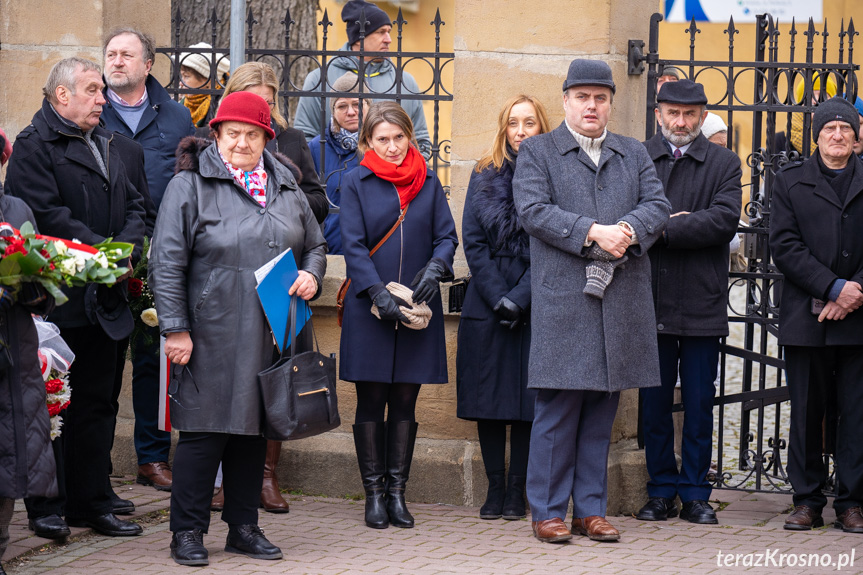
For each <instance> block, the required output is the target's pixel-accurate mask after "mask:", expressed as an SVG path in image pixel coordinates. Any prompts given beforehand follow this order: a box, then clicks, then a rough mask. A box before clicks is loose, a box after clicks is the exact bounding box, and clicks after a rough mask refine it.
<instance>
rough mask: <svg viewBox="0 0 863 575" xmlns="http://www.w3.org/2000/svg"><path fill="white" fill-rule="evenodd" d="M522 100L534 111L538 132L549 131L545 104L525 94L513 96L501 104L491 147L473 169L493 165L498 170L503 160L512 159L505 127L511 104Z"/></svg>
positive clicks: (478, 169)
mask: <svg viewBox="0 0 863 575" xmlns="http://www.w3.org/2000/svg"><path fill="white" fill-rule="evenodd" d="M524 102H529V103H530V104H531V105H532V106H533V109H534V110H535V111H536V119H537V120H538V121H539V133H540V134H545V133H546V132H548V131H549V129H550V126H549V123H548V115H547V114H546V113H545V106H543V105H542V102H540V101H539V100H538V99H536V98H535V97H533V96H527V95H525V94H519V95H518V96H513V97H512V98H510V99H509V100H507V102H506V104H504V106H503V110H501V111H500V116H498V118H497V134H495V136H494V141H493V142H492V145H491V149H490V150H489V151H488V152H486V153H485V155H484V156H483V157H482V158H480V159H479V161H478V162H477V163H476V168H474V169H475V170H476V171H477V172H481V171H483V170H484V169H486V168H488V167H489V166H494V167H495V169H496V170H499V169H500V168H501V167H502V166H503V163H504V162H505V161H512V159H513V158H511V157H510V154H509V151H508V150H507V141H506V129H507V125H508V124H509V115H510V114H511V113H512V108H513V106H515V105H516V104H522V103H524Z"/></svg>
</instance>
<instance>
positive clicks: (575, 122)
mask: <svg viewBox="0 0 863 575" xmlns="http://www.w3.org/2000/svg"><path fill="white" fill-rule="evenodd" d="M614 91H615V85H614V80H613V78H612V74H611V68H609V67H608V65H607V64H606V63H605V62H602V61H599V60H574V61H573V62H572V63H571V64H570V66H569V73H568V75H567V77H566V81H565V82H564V83H563V109H564V112H565V115H566V119H565V121H564V122H563V123H562V124H561V125H560V126H558V127H557V128H556V129H555V130H553V131H552V132H549V133H547V134H542V135H540V136H534V137H533V138H530V139H528V140H525V141H524V142H523V143H522V146H521V149H520V150H519V157H518V164H517V166H516V170H515V177H514V179H513V198H514V200H515V206H516V210H517V212H518V215H519V218H520V221H521V223H522V225H523V226H524V229H525V230H526V231H527V233H528V234H529V235H530V236H531V240H530V251H531V270H532V274H533V275H532V278H531V293H532V301H531V307H532V312H531V323H532V326H533V336H532V341H531V350H530V354H531V355H530V366H529V380H530V384H529V385H530V387H532V388H535V389H538V394H537V398H536V408H535V416H534V424H533V432H532V433H531V445H530V456H529V462H528V471H527V497H528V500H529V501H530V507H531V514H532V527H533V533H534V535H535V536H536V537H537V538H538V539H539V540H540V541H544V542H549V543H553V542H561V541H566V540H568V539H570V538H572V534H577V535H585V536H587V537H589V538H591V539H593V540H597V541H616V540H618V539H619V538H620V533H619V532H618V531H617V529H615V528H614V527H613V526H612V525H611V524H609V523H608V521H606V519H605V513H606V500H607V495H608V493H607V476H608V473H607V465H608V449H609V445H610V440H611V427H612V423H613V422H614V416H615V414H616V412H617V404H618V399H619V397H620V391H621V390H623V389H629V388H637V387H641V386H644V385H658V383H659V363H658V359H657V357H658V356H657V350H656V337H655V335H654V334H655V330H656V321H655V318H654V313H653V306H652V305H651V302H652V296H651V291H650V262H649V261H648V259H647V258H646V257H645V256H646V255H647V250H648V249H649V248H650V246H651V245H653V243H654V242H655V241H656V240H657V239H658V238H659V237H660V236H661V235H662V229H663V227H664V226H665V223H666V221H667V220H668V214H669V209H670V204H669V203H668V200H666V199H665V195H664V194H663V193H662V183H661V182H660V181H659V178H657V177H656V170H655V169H654V168H653V163H652V162H651V161H650V157H649V156H648V154H647V151H646V150H645V149H644V146H642V145H641V144H640V143H639V142H638V141H637V140H634V139H632V138H627V137H624V136H620V135H617V134H612V133H610V132H608V130H607V129H606V125H607V124H608V119H609V115H610V113H611V105H612V100H613V98H614ZM624 256H626V257H627V261H626V263H625V264H623V265H621V266H617V268H616V269H615V270H614V281H611V276H610V275H606V277H605V278H601V277H599V276H596V275H594V276H592V280H593V282H594V283H595V284H596V286H598V287H600V288H601V291H603V294H602V297H599V295H598V292H597V291H593V290H591V289H587V291H586V288H588V267H589V266H591V265H592V264H595V263H596V262H603V263H611V262H615V261H617V260H620V259H622V258H623V257H624ZM596 267H597V266H594V269H595V268H596ZM591 291H593V293H591ZM570 499H572V502H573V511H574V512H573V515H574V517H573V521H572V529H571V530H570V528H569V527H568V526H567V525H566V524H565V523H564V519H565V516H566V511H567V507H568V505H569V501H570Z"/></svg>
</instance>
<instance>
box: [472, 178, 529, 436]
mask: <svg viewBox="0 0 863 575" xmlns="http://www.w3.org/2000/svg"><path fill="white" fill-rule="evenodd" d="M514 171H515V165H514V162H512V163H511V162H506V163H504V165H503V166H502V167H501V169H500V170H499V171H498V170H497V169H496V168H494V166H490V167H488V168H486V169H485V170H483V171H482V172H480V173H476V172H472V173H471V178H470V184H469V185H468V188H467V195H466V197H465V204H464V214H463V216H462V241H463V242H464V253H465V257H466V258H467V263H468V265H469V266H470V271H471V275H472V278H471V280H470V283H469V284H468V288H467V293H466V294H465V300H464V306H463V307H462V311H461V321H460V322H459V327H458V355H457V358H456V366H457V368H458V375H457V377H456V382H457V385H458V410H457V415H458V417H460V418H462V419H470V420H474V419H501V420H509V421H519V420H520V421H533V404H534V400H535V399H536V390H532V389H527V366H528V356H529V352H530V324H529V322H528V321H524V322H523V323H522V324H520V325H519V326H518V327H516V328H515V329H509V328H507V327H504V326H502V325H500V317H498V315H497V314H496V313H494V306H495V304H497V302H499V301H500V298H502V297H504V296H506V297H507V298H509V299H510V300H512V301H513V302H514V303H516V304H518V305H519V306H520V307H521V308H522V309H523V310H525V313H526V315H527V316H529V314H530V311H529V310H530V247H529V244H530V239H529V236H528V235H527V232H525V231H524V228H522V227H521V224H519V221H518V216H517V215H516V213H515V204H514V203H513V200H512V176H513V173H514Z"/></svg>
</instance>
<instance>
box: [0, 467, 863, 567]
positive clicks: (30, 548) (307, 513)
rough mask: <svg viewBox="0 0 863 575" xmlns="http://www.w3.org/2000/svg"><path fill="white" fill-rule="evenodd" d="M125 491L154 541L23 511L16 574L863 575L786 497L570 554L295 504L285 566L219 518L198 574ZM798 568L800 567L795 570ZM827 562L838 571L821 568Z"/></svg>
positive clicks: (276, 521) (491, 529) (268, 519)
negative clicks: (261, 556)
mask: <svg viewBox="0 0 863 575" xmlns="http://www.w3.org/2000/svg"><path fill="white" fill-rule="evenodd" d="M118 483H119V482H118ZM117 491H118V492H119V493H121V495H122V496H123V497H125V498H129V499H132V500H133V501H135V503H136V505H137V506H138V511H137V514H136V516H137V517H138V518H139V519H137V520H140V521H141V522H142V524H143V525H144V526H145V528H144V534H143V535H142V536H139V537H132V538H112V537H103V536H101V535H97V534H94V533H92V532H91V531H89V530H87V529H73V536H72V537H71V538H70V539H69V541H68V542H67V543H66V544H65V545H56V544H53V543H51V542H49V541H47V540H45V539H40V538H38V537H35V536H33V535H32V533H30V532H29V531H28V530H27V522H26V516H25V514H24V512H23V506H22V505H21V504H20V502H19V503H18V507H16V513H15V517H14V520H13V521H14V523H13V529H12V537H13V544H12V546H11V547H10V549H9V550H8V551H7V555H6V560H7V561H8V563H5V564H4V566H5V567H6V570H7V571H8V572H9V573H10V575H12V574H14V575H25V574H26V575H31V574H34V575H35V574H41V573H51V574H58V575H59V574H69V575H99V574H106V575H109V574H110V575H114V574H118V575H122V574H126V573H128V574H149V573H160V574H161V573H168V574H173V573H178V574H205V573H214V574H219V573H231V574H238V575H247V574H249V575H251V574H264V573H292V574H293V573H309V574H322V575H323V574H325V575H336V574H341V573H360V574H364V573H377V574H406V573H409V574H413V573H418V574H426V573H428V574H449V573H453V574H457V573H470V574H475V575H480V574H498V573H501V574H528V573H536V574H549V573H566V574H569V573H573V574H579V573H627V574H639V573H652V574H655V573H661V574H663V575H665V574H668V575H673V574H696V575H700V574H707V573H785V574H796V573H806V574H808V573H836V572H839V573H863V535H853V534H847V533H843V532H841V531H839V530H837V529H834V528H833V527H825V528H823V529H816V530H814V531H810V532H798V533H792V532H788V531H785V530H783V529H782V524H783V521H784V518H785V515H784V514H785V513H787V511H788V508H789V506H790V504H791V500H790V496H788V495H779V494H755V493H745V492H737V491H714V493H713V498H714V507H718V508H719V509H720V511H719V512H718V517H719V525H718V526H698V525H692V524H689V523H686V522H684V521H681V520H680V519H672V520H670V521H667V522H658V523H646V522H642V521H637V520H636V519H634V518H632V517H614V518H610V520H611V521H612V523H613V524H614V525H615V526H617V527H618V528H619V529H620V530H621V532H622V537H621V541H620V542H617V543H598V542H593V541H590V540H588V539H586V538H583V537H576V538H574V539H573V540H572V542H570V543H566V544H560V545H552V544H546V543H541V542H539V541H537V540H536V539H535V538H533V537H532V536H531V530H530V523H529V521H528V520H523V521H504V520H495V521H484V520H481V519H479V514H478V509H477V508H475V507H455V506H449V505H433V504H416V503H415V504H411V505H410V509H411V511H412V513H413V515H414V517H415V518H416V527H415V528H414V529H397V528H394V527H391V528H389V529H385V530H373V529H369V528H367V527H365V525H364V523H363V520H362V518H363V515H362V513H363V502H362V501H350V500H347V499H332V498H323V497H309V496H290V497H289V498H290V500H291V512H290V513H289V514H287V515H273V514H269V513H263V512H262V513H261V516H260V525H261V527H262V528H263V529H264V531H265V533H266V535H267V537H268V538H269V539H270V540H271V541H272V542H273V543H275V544H276V545H278V546H280V547H281V548H282V551H283V553H284V556H285V557H284V559H283V560H280V561H260V560H254V559H248V558H246V557H243V556H240V555H232V554H229V553H226V552H225V551H224V549H223V548H224V540H225V536H226V534H227V526H226V525H225V524H224V523H222V522H221V520H220V517H219V514H218V513H214V514H213V520H212V524H211V529H210V533H209V534H208V535H207V536H206V537H205V539H204V543H205V545H206V546H207V548H208V549H209V551H210V565H209V566H207V567H200V568H196V567H181V566H179V565H176V564H175V563H174V562H173V561H172V560H171V558H170V556H169V552H168V545H169V543H170V537H171V533H170V531H168V523H167V508H168V503H169V499H168V494H165V493H160V492H157V491H155V490H154V489H152V488H150V487H142V486H138V485H130V484H128V483H126V484H122V485H118V487H117ZM408 495H409V493H408ZM833 518H834V516H833V513H832V511H829V510H828V511H826V512H825V517H824V519H825V521H827V522H828V524H832V521H833ZM729 554H730V555H729ZM782 554H793V557H789V556H788V555H786V556H783V555H782ZM852 554H853V555H852ZM816 555H817V557H818V562H819V564H818V565H817V566H815V565H813V564H808V565H807V564H802V563H800V561H801V556H803V557H802V559H803V561H806V562H810V561H814V559H813V558H814V556H816ZM726 556H728V559H724V557H726ZM810 556H812V557H813V558H810ZM12 557H15V559H12ZM851 559H853V561H854V564H853V565H850V564H849V565H845V566H843V567H842V569H841V570H839V569H837V566H836V565H834V563H838V562H839V561H840V560H841V561H844V562H846V563H848V562H850V561H851ZM789 560H791V561H793V562H794V563H795V565H793V566H790V567H789V566H788V564H789ZM822 560H823V561H825V562H827V563H829V564H830V565H829V566H821V565H820V563H821V561H822ZM717 561H719V564H718V563H717ZM724 561H727V563H724ZM735 561H736V562H737V565H736V566H735V565H734V562H735ZM759 561H760V565H758V562H759ZM780 561H782V566H780V565H779V562H780ZM726 565H727V566H726Z"/></svg>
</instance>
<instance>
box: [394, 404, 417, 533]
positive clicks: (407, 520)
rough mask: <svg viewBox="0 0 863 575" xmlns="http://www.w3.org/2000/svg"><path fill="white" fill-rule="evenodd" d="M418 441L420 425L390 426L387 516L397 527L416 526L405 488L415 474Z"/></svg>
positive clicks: (398, 422) (399, 424)
mask: <svg viewBox="0 0 863 575" xmlns="http://www.w3.org/2000/svg"><path fill="white" fill-rule="evenodd" d="M416 439H417V424H416V422H414V421H396V422H389V423H388V424H387V514H388V515H389V517H390V523H391V524H392V525H394V526H395V527H406V528H411V527H413V526H414V518H413V516H412V515H411V514H410V512H409V511H408V508H407V506H406V505H405V485H406V484H407V482H408V476H409V475H410V471H411V461H412V460H413V457H414V444H415V443H416Z"/></svg>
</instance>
